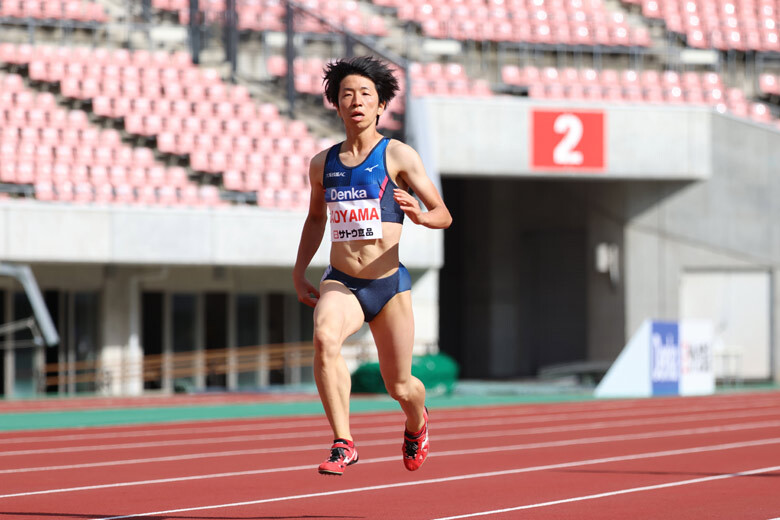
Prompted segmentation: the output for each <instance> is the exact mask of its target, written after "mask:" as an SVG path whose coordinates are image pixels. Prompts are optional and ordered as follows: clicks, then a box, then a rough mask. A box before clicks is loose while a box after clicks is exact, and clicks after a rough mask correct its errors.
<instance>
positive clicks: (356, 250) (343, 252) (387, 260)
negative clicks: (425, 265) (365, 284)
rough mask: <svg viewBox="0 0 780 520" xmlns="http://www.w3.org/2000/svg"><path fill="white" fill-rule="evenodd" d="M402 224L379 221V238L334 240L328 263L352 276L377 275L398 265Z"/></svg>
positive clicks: (368, 277) (387, 274) (373, 277)
mask: <svg viewBox="0 0 780 520" xmlns="http://www.w3.org/2000/svg"><path fill="white" fill-rule="evenodd" d="M402 228H403V225H402V224H398V223H396V222H382V238H380V239H378V240H350V241H348V242H333V243H331V246H330V265H332V266H333V267H334V268H336V269H338V270H339V271H341V272H343V273H346V274H348V275H350V276H354V277H355V278H367V279H372V280H373V279H377V278H384V277H385V276H390V275H391V274H393V273H394V272H395V271H396V270H397V269H398V242H399V241H400V240H401V229H402Z"/></svg>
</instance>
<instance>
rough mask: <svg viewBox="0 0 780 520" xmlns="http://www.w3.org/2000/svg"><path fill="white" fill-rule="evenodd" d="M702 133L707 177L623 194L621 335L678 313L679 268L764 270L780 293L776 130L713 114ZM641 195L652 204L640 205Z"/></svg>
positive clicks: (776, 322) (778, 332) (777, 331)
mask: <svg viewBox="0 0 780 520" xmlns="http://www.w3.org/2000/svg"><path fill="white" fill-rule="evenodd" d="M709 135H710V136H711V139H712V160H711V164H712V168H713V171H712V176H711V178H710V179H709V180H707V181H706V182H699V183H693V184H690V185H664V184H661V185H657V186H644V189H643V190H641V191H640V190H632V193H631V194H630V196H629V199H628V200H629V202H628V206H630V207H632V208H633V209H634V210H635V211H634V212H633V213H634V216H633V217H632V218H631V219H630V221H629V222H628V224H627V226H626V232H625V237H626V257H627V258H626V271H627V273H626V274H627V279H628V284H629V287H628V290H627V302H626V334H627V335H629V334H630V333H632V332H633V331H634V330H636V328H637V327H638V326H639V324H640V323H641V322H642V320H643V319H644V317H647V316H657V317H659V318H674V317H676V316H678V315H679V313H680V308H679V305H680V301H679V290H680V284H681V277H682V276H683V274H684V273H685V272H686V271H695V270H723V271H727V272H739V271H743V270H756V271H765V272H768V273H769V275H770V280H771V282H770V284H771V293H770V294H774V295H776V294H780V292H778V291H780V276H779V275H780V224H779V223H780V132H777V131H776V130H773V129H770V128H766V127H764V126H762V125H757V124H753V123H750V122H747V121H743V120H740V119H736V118H732V117H729V116H725V115H717V116H714V117H713V118H712V124H711V127H710V129H709ZM648 194H649V195H650V196H651V197H652V198H654V199H656V200H657V202H656V203H655V204H653V205H649V206H648V205H646V204H642V205H641V207H640V204H639V203H638V201H639V199H640V198H641V197H647V196H648ZM772 300H773V301H772V304H771V307H770V308H771V310H772V312H773V313H774V314H773V316H772V318H771V323H770V330H771V334H772V337H771V338H770V341H771V343H770V347H771V349H772V356H771V359H772V362H773V364H774V366H773V370H772V372H773V374H774V378H775V380H776V381H780V306H778V305H776V304H775V303H774V298H772Z"/></svg>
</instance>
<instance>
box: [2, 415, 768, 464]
mask: <svg viewBox="0 0 780 520" xmlns="http://www.w3.org/2000/svg"><path fill="white" fill-rule="evenodd" d="M778 427H780V420H777V421H759V422H752V423H739V424H730V425H725V426H703V427H700V428H685V429H676V430H659V431H653V432H639V433H629V434H614V435H607V436H599V437H581V438H575V439H565V440H558V441H546V442H535V443H527V444H515V445H512V446H496V447H483V448H473V449H471V450H469V453H491V452H495V451H516V450H526V449H538V448H553V447H563V446H575V445H579V444H594V443H600V442H616V441H631V440H639V439H660V438H665V437H679V436H687V435H703V434H709V433H723V432H734V431H743V430H754V429H761V428H778ZM513 436H514V434H513V432H507V431H505V430H500V431H492V432H482V433H480V438H482V439H486V438H496V437H513ZM469 437H471V435H470V434H469V435H462V434H450V435H437V436H435V440H436V441H448V440H462V439H467V438H469ZM397 442H398V438H397V437H393V438H390V439H374V440H371V441H364V442H360V443H359V445H360V446H390V445H394V444H396V443H397ZM322 449H323V445H322V443H317V444H312V445H308V446H301V445H295V446H277V447H273V448H258V449H252V450H232V451H217V452H208V453H192V454H186V455H168V456H162V457H148V458H143V459H124V460H113V461H102V462H85V463H81V464H65V465H62V466H40V467H28V468H10V469H3V470H0V475H7V474H14V473H32V472H36V471H56V470H68V469H84V468H98V467H108V466H124V465H130V464H148V463H157V462H173V461H182V460H196V459H210V458H224V457H235V456H245V455H262V454H268V453H279V451H280V450H281V451H290V450H292V451H296V452H298V451H310V450H322ZM436 454H437V455H438V456H440V457H441V456H445V455H462V454H463V452H462V451H459V450H455V451H437V452H436Z"/></svg>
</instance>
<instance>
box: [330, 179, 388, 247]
mask: <svg viewBox="0 0 780 520" xmlns="http://www.w3.org/2000/svg"><path fill="white" fill-rule="evenodd" d="M325 202H326V204H327V205H328V210H329V211H330V239H331V241H332V242H346V241H348V240H374V239H377V238H382V218H381V215H382V210H381V208H380V207H379V186H377V185H375V184H373V185H369V186H338V187H335V188H325Z"/></svg>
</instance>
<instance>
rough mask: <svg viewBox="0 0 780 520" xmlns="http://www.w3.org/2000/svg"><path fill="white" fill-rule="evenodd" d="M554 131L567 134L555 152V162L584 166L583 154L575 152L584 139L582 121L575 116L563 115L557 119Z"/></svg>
mask: <svg viewBox="0 0 780 520" xmlns="http://www.w3.org/2000/svg"><path fill="white" fill-rule="evenodd" d="M553 130H554V131H555V133H556V134H565V135H564V136H563V139H561V142H560V143H558V146H556V147H555V150H553V162H554V163H555V164H582V160H583V157H582V152H578V151H575V150H574V149H575V148H576V147H577V145H578V144H580V140H581V139H582V120H581V119H580V118H579V117H577V116H575V115H574V114H561V115H559V116H558V117H556V118H555V123H554V124H553Z"/></svg>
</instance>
